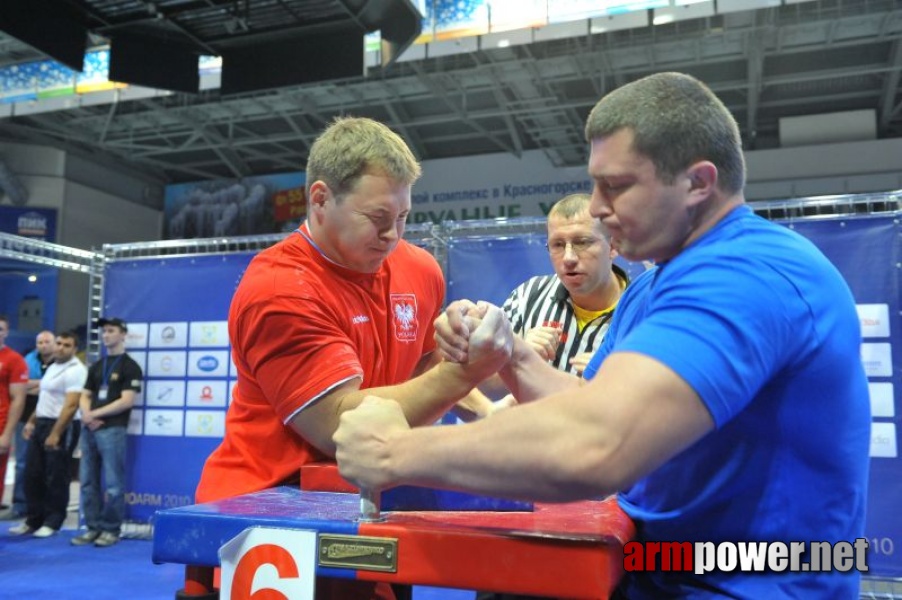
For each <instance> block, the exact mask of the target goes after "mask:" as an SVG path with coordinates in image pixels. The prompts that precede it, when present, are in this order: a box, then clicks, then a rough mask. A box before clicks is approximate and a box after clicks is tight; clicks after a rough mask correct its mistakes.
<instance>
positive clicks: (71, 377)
mask: <svg viewBox="0 0 902 600" xmlns="http://www.w3.org/2000/svg"><path fill="white" fill-rule="evenodd" d="M87 375H88V370H87V369H86V368H85V367H84V366H82V365H76V366H74V367H72V368H71V369H68V370H67V372H66V393H67V394H69V393H72V392H80V391H82V390H83V389H84V388H85V380H86V379H87Z"/></svg>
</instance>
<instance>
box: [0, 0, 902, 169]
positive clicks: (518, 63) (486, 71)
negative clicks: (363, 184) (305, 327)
mask: <svg viewBox="0 0 902 600" xmlns="http://www.w3.org/2000/svg"><path fill="white" fill-rule="evenodd" d="M4 1H6V0H4ZM42 1H56V0H42ZM65 1H68V2H69V3H70V4H71V5H72V6H73V7H75V8H77V9H78V10H79V11H81V14H82V17H83V18H84V20H85V22H86V23H87V26H88V29H89V31H90V38H91V40H92V41H94V42H99V41H103V39H104V38H105V36H106V37H108V36H109V35H111V34H113V33H116V34H119V35H129V34H130V33H129V32H134V34H135V35H139V36H142V39H153V37H154V36H161V35H162V36H163V37H167V36H168V37H169V39H175V38H177V39H179V40H181V41H182V42H184V44H185V46H186V47H190V46H192V44H193V47H194V48H196V49H198V51H199V52H202V51H203V49H204V48H208V49H212V50H220V49H222V48H228V47H230V45H233V44H239V43H244V44H251V43H253V42H254V40H259V39H264V38H265V37H266V36H267V35H299V33H298V32H301V31H302V27H308V26H310V25H311V22H312V24H313V25H315V26H317V27H318V30H320V31H323V30H325V31H328V26H329V25H330V24H335V23H337V22H339V21H342V20H349V21H351V22H356V23H357V25H361V18H362V17H361V14H362V11H363V10H364V9H365V7H361V6H356V5H354V3H353V2H352V0H315V1H308V0H159V1H157V2H154V3H151V2H145V1H143V0H65ZM358 4H360V3H358ZM362 4H367V3H366V2H363V3H362ZM189 8H190V9H191V10H193V11H195V13H194V14H201V13H202V12H203V13H204V14H209V15H211V16H209V18H208V19H206V20H204V19H200V18H196V19H190V18H188V17H189V16H190V15H191V14H192V13H191V12H190V11H189V10H188V9H189ZM900 8H902V3H900V2H899V1H895V0H814V1H810V2H801V3H798V4H785V5H783V6H778V7H773V8H766V9H761V10H754V11H745V12H733V13H728V14H716V15H714V16H709V17H705V18H700V19H688V20H681V21H676V22H673V23H670V24H665V25H655V26H645V27H640V28H633V29H626V30H621V31H613V32H609V33H597V34H592V33H591V32H590V31H589V27H588V26H586V32H585V34H583V35H577V36H574V37H566V38H563V39H553V40H548V41H542V42H534V43H529V44H512V45H509V46H507V47H491V48H489V47H487V46H489V44H487V43H483V44H482V46H483V47H481V48H477V49H475V50H471V51H466V52H459V53H451V54H446V55H443V56H435V57H432V58H429V57H427V58H424V59H420V60H404V61H398V62H395V63H393V64H389V65H388V66H385V67H381V66H376V67H371V68H369V69H368V70H367V74H366V75H365V76H356V77H346V78H343V79H339V80H332V81H323V82H318V83H308V84H300V85H290V86H286V87H280V88H278V89H267V90H259V91H253V92H246V93H236V94H223V93H222V92H221V90H220V89H210V90H204V91H201V92H199V93H174V94H172V95H166V96H160V97H154V98H145V99H140V100H132V101H127V102H124V101H123V102H116V103H110V104H96V105H86V104H82V105H79V106H73V107H71V108H68V109H65V110H55V111H52V112H42V113H34V114H26V115H18V116H15V115H14V116H11V117H7V118H0V140H7V141H20V142H28V143H35V144H46V145H51V146H54V147H59V148H63V149H66V150H68V151H70V152H74V153H77V154H79V155H83V156H86V157H88V158H92V159H95V160H98V161H101V162H105V163H107V164H112V165H119V166H122V167H123V168H128V169H129V170H132V171H135V170H137V171H139V172H140V173H142V174H143V175H145V176H146V177H148V178H150V179H152V180H154V181H157V182H160V183H172V182H183V181H193V180H199V179H208V178H222V177H244V176H248V175H255V174H266V173H275V172H284V171H291V170H299V169H303V168H304V165H305V161H306V156H307V152H308V150H309V148H310V144H311V143H312V141H313V140H314V138H315V137H316V135H317V133H318V132H319V131H321V130H322V128H323V127H324V126H325V125H326V124H327V123H328V122H329V121H330V119H332V118H333V117H334V116H335V115H359V116H369V117H372V118H375V119H378V120H380V121H383V122H385V123H387V124H388V125H390V126H391V127H392V128H394V129H395V130H397V131H398V132H399V133H401V134H402V135H403V136H404V137H405V138H406V140H407V141H408V142H409V143H410V145H411V147H412V148H413V149H414V151H415V153H416V154H417V155H418V157H419V158H420V159H435V158H444V157H453V156H463V155H473V154H481V153H492V152H507V153H512V154H520V153H522V152H523V151H526V150H532V149H540V150H541V151H543V152H544V153H545V154H546V155H547V156H548V158H549V159H550V161H551V162H552V163H553V164H555V165H561V166H572V165H581V164H585V162H586V159H587V146H586V144H585V142H584V140H583V134H582V128H583V123H584V120H585V117H586V115H587V114H588V112H589V110H590V109H591V107H592V106H593V105H594V103H595V102H596V101H597V100H598V98H600V97H601V96H602V95H603V94H604V93H605V92H607V91H609V90H611V89H614V88H615V87H617V86H619V85H622V84H623V83H625V82H628V81H631V80H633V79H636V78H638V77H641V76H644V75H646V74H649V73H653V72H657V71H665V70H666V71H683V72H687V73H691V74H693V75H695V76H697V77H699V78H701V79H702V80H704V81H705V82H707V83H708V84H709V85H710V86H711V87H712V89H713V90H714V91H715V92H716V93H717V94H718V95H719V96H720V97H721V98H722V99H723V100H724V102H725V103H726V104H727V106H728V107H729V108H730V109H731V110H732V111H733V113H734V115H735V116H736V118H737V120H738V122H739V124H740V127H741V131H742V136H743V141H744V144H745V147H746V149H749V150H753V149H765V148H774V147H779V146H780V120H781V118H784V117H793V116H800V115H811V114H821V113H836V112H841V111H850V110H861V109H868V110H872V111H874V114H875V116H876V127H877V137H879V138H894V137H902V90H900V85H899V82H900V70H902V41H900V39H902V10H900ZM207 9H216V10H214V11H212V12H211V11H210V10H207ZM142 11H143V12H142ZM160 15H162V16H160ZM245 17H247V18H245ZM363 25H364V26H366V25H367V24H366V23H364V24H363ZM324 28H325V29H324ZM44 57H45V55H44V54H42V53H41V52H40V51H37V50H35V49H34V48H32V47H31V46H29V45H26V44H24V43H22V42H21V41H19V40H17V39H15V38H12V37H11V36H9V35H5V34H0V66H4V65H8V64H13V63H18V62H24V61H29V60H35V59H40V58H44ZM315 58H316V60H319V61H329V47H328V45H326V47H325V48H324V49H323V52H322V54H321V55H320V56H318V57H315Z"/></svg>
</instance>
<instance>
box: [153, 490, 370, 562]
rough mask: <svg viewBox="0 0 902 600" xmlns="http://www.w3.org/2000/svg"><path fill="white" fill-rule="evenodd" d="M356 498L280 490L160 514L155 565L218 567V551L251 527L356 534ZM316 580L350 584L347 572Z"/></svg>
mask: <svg viewBox="0 0 902 600" xmlns="http://www.w3.org/2000/svg"><path fill="white" fill-rule="evenodd" d="M359 511H360V497H359V496H356V495H353V494H338V493H331V492H302V491H301V490H299V489H297V488H293V487H278V488H273V489H270V490H264V491H262V492H256V493H254V494H247V495H244V496H237V497H235V498H226V499H225V500H219V501H217V502H208V503H206V504H194V505H191V506H182V507H179V508H170V509H167V510H161V511H158V512H157V513H156V515H155V516H154V535H153V555H152V558H153V562H155V563H158V564H159V563H170V562H172V563H180V564H187V565H197V566H210V567H214V566H219V548H220V547H221V546H222V545H223V544H225V543H226V542H228V541H229V540H231V539H232V538H234V537H235V536H236V535H238V534H239V533H241V532H242V531H244V530H245V529H247V528H248V527H253V526H262V527H287V528H291V529H309V530H313V531H317V532H319V533H336V534H346V535H356V534H357V521H356V519H357V517H358V516H359ZM316 572H317V574H318V575H324V576H327V577H343V578H353V577H354V571H353V570H348V569H326V568H319V567H318V568H317V571H316Z"/></svg>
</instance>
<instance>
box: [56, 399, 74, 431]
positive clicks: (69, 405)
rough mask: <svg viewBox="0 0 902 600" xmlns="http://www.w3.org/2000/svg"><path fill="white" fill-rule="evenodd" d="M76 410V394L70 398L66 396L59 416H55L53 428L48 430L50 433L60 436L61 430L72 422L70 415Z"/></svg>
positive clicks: (72, 415)
mask: <svg viewBox="0 0 902 600" xmlns="http://www.w3.org/2000/svg"><path fill="white" fill-rule="evenodd" d="M76 410H78V397H77V396H76V397H75V398H74V399H71V400H70V399H69V398H68V397H67V398H66V403H65V404H64V405H63V410H62V411H60V416H59V417H57V418H56V423H54V424H53V429H51V430H50V434H51V435H56V436H60V437H62V435H63V432H64V431H66V427H68V426H69V423H71V422H72V417H74V416H75V411H76Z"/></svg>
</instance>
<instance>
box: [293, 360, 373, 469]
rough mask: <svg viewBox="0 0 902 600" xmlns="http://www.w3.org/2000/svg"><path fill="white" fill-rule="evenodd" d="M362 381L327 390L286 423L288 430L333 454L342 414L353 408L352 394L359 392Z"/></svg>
mask: <svg viewBox="0 0 902 600" xmlns="http://www.w3.org/2000/svg"><path fill="white" fill-rule="evenodd" d="M360 384H361V379H360V378H359V377H353V378H351V379H349V380H347V381H344V382H342V383H340V384H338V385H336V386H335V387H333V388H332V389H330V390H328V391H327V392H325V393H324V394H322V395H321V396H320V397H318V398H315V399H314V400H312V401H310V402H309V403H308V404H306V405H305V406H304V407H303V408H301V409H300V410H298V411H297V412H296V413H295V414H294V415H293V416H292V417H291V419H290V420H289V424H290V425H291V428H292V429H293V430H294V431H295V433H297V434H298V435H300V436H301V437H302V438H304V439H305V440H307V441H308V442H309V443H311V444H313V446H315V447H316V448H317V450H319V451H320V452H324V453H325V454H328V455H329V456H332V455H334V454H335V449H334V445H333V443H332V435H333V434H334V433H335V430H336V429H338V422H339V419H340V418H341V415H342V413H343V412H344V411H346V410H350V409H351V408H354V406H356V404H357V403H359V400H357V401H356V402H355V401H353V400H352V398H351V397H350V396H351V394H353V393H354V392H356V391H358V390H360Z"/></svg>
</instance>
